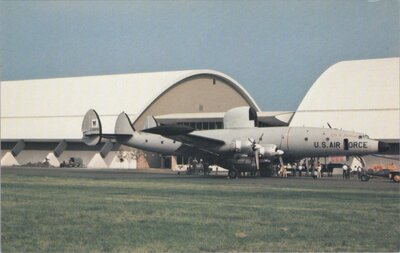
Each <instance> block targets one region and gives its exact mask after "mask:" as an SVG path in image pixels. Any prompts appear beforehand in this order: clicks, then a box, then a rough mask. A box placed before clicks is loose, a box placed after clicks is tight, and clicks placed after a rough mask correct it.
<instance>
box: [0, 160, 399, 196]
mask: <svg viewBox="0 0 400 253" xmlns="http://www.w3.org/2000/svg"><path fill="white" fill-rule="evenodd" d="M1 174H2V175H4V174H7V175H10V174H16V175H26V176H43V175H45V176H48V177H73V178H87V179H105V180H107V179H109V180H141V179H160V180H161V179H176V178H180V179H182V182H185V181H186V180H191V181H192V180H197V181H198V182H199V183H202V182H204V183H220V184H249V185H251V184H261V185H266V186H274V187H294V188H295V187H296V186H307V185H323V186H324V187H333V188H357V189H359V188H361V189H365V190H374V189H387V190H390V191H393V190H395V191H399V190H400V184H398V183H394V182H393V181H391V180H389V179H388V178H380V177H375V178H372V179H371V180H369V181H367V182H362V181H361V180H359V179H358V178H357V177H352V178H350V179H347V180H346V179H343V178H342V176H341V175H340V176H335V175H334V176H332V177H327V176H324V177H322V178H318V179H313V178H312V177H305V176H302V177H299V176H289V177H287V178H282V177H250V176H246V177H240V178H237V179H228V178H227V175H226V173H224V174H221V173H219V174H218V175H215V174H211V175H207V176H204V175H185V174H180V175H178V173H177V172H176V171H172V170H170V169H88V168H43V167H17V166H13V167H2V168H1Z"/></svg>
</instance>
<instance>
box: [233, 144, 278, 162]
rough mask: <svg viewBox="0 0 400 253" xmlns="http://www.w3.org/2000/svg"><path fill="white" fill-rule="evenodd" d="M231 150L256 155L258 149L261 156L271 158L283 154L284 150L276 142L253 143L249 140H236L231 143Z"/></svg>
mask: <svg viewBox="0 0 400 253" xmlns="http://www.w3.org/2000/svg"><path fill="white" fill-rule="evenodd" d="M231 151H232V152H234V153H241V154H246V155H250V156H254V155H255V154H256V151H258V155H259V156H260V157H266V158H271V157H274V156H278V155H282V154H283V151H282V150H278V147H277V146H276V145H274V144H264V145H261V144H253V143H252V142H251V141H249V140H234V141H232V144H231Z"/></svg>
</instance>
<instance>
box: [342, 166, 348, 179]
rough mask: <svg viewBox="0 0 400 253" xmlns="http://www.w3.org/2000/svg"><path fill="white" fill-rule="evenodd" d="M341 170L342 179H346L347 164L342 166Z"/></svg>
mask: <svg viewBox="0 0 400 253" xmlns="http://www.w3.org/2000/svg"><path fill="white" fill-rule="evenodd" d="M342 169H343V179H345V178H346V177H347V169H348V167H347V164H343V167H342Z"/></svg>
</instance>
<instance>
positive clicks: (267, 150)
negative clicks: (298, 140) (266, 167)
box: [258, 144, 283, 158]
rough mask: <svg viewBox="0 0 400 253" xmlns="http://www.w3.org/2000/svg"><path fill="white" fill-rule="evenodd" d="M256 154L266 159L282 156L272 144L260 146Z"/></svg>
mask: <svg viewBox="0 0 400 253" xmlns="http://www.w3.org/2000/svg"><path fill="white" fill-rule="evenodd" d="M258 152H259V154H260V156H262V157H268V158H270V157H274V156H277V155H282V154H283V152H282V151H281V150H278V147H277V146H276V145H273V144H266V145H263V146H261V147H260V148H259V151H258Z"/></svg>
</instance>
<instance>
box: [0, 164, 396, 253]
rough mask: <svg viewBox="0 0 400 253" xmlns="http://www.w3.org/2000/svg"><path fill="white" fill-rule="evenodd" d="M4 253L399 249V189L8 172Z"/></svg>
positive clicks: (379, 184) (376, 184)
mask: <svg viewBox="0 0 400 253" xmlns="http://www.w3.org/2000/svg"><path fill="white" fill-rule="evenodd" d="M1 176H2V177H1V198H2V201H1V224H2V227H1V247H2V252H100V251H103V252H104V251H105V252H131V251H135V252H136V251H140V252H142V251H157V252H159V251H163V252H165V251H173V252H182V251H184V252H188V251H189V252H198V251H307V252H309V251H397V252H398V251H399V250H400V241H399V240H400V239H399V235H400V226H399V218H400V217H399V215H400V202H399V196H400V193H399V185H398V184H395V183H391V182H389V181H388V180H383V179H373V180H371V181H370V182H364V183H362V182H359V181H357V180H350V181H342V180H341V179H338V178H336V179H335V178H333V179H332V178H323V179H322V180H318V181H316V180H312V179H309V178H303V179H299V178H292V179H280V178H243V179H238V180H228V179H226V178H224V177H189V176H176V175H170V174H166V175H160V174H146V173H133V172H112V171H104V172H98V171H78V170H68V169H66V170H58V169H16V168H11V169H2V175H1Z"/></svg>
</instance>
